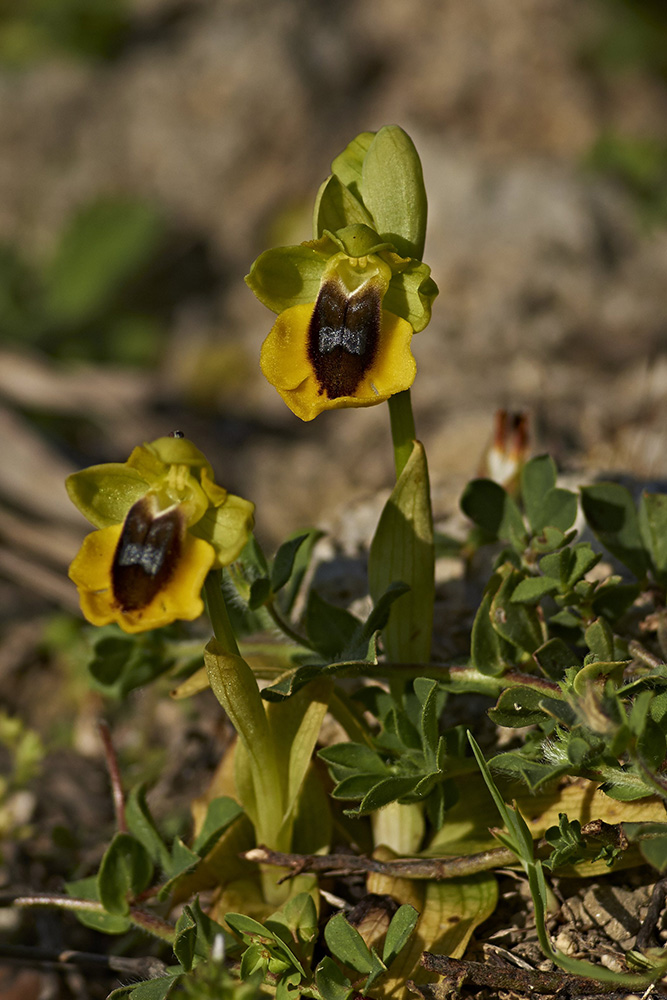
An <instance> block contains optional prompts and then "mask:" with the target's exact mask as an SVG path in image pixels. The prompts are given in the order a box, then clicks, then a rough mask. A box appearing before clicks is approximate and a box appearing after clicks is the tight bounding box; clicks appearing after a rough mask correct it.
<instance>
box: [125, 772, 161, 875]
mask: <svg viewBox="0 0 667 1000" xmlns="http://www.w3.org/2000/svg"><path fill="white" fill-rule="evenodd" d="M125 819H126V820H127V825H128V827H129V832H130V833H131V834H132V835H133V836H134V837H136V839H137V840H139V841H140V842H141V843H142V844H143V845H144V847H145V848H146V850H147V851H148V854H149V856H150V858H151V859H152V861H153V862H154V863H155V864H156V865H159V866H160V868H162V870H163V871H165V872H167V873H169V868H170V864H171V855H170V853H169V848H168V847H167V845H166V844H165V842H164V841H163V839H162V837H161V836H160V833H159V831H158V828H157V827H156V825H155V820H154V819H153V817H152V816H151V814H150V811H149V809H148V804H147V802H146V786H145V785H137V786H136V787H135V788H133V789H132V791H131V792H130V794H129V796H128V798H127V802H126V804H125Z"/></svg>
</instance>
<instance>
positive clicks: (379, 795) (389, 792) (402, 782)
mask: <svg viewBox="0 0 667 1000" xmlns="http://www.w3.org/2000/svg"><path fill="white" fill-rule="evenodd" d="M419 777H420V776H419V775H418V774H415V775H410V776H408V777H404V776H401V775H391V776H390V777H388V778H383V779H382V781H378V782H377V784H376V785H375V786H374V787H373V788H371V790H370V792H368V793H367V794H366V795H365V796H364V798H363V799H362V800H361V802H360V804H359V808H358V809H357V810H355V815H357V814H359V815H363V814H365V813H369V812H374V811H375V810H376V809H381V808H382V806H386V805H388V804H389V803H390V802H395V801H396V800H397V799H401V798H402V797H403V796H404V795H409V793H410V792H412V791H414V789H415V786H416V785H417V783H418V781H419Z"/></svg>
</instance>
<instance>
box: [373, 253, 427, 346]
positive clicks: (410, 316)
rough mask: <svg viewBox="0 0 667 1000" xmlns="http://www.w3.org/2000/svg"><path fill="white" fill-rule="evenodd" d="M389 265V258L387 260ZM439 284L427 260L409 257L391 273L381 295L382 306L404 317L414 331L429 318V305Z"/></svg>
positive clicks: (422, 326) (417, 330)
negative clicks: (404, 263)
mask: <svg viewBox="0 0 667 1000" xmlns="http://www.w3.org/2000/svg"><path fill="white" fill-rule="evenodd" d="M388 263H389V266H390V267H391V266H392V262H391V261H388ZM437 294H438V286H437V285H436V283H435V281H433V279H432V278H431V269H430V267H428V265H427V264H422V263H419V262H418V261H416V260H411V261H410V262H409V263H408V266H407V267H406V268H405V270H403V271H400V272H398V273H394V276H393V278H392V279H391V281H390V283H389V288H388V289H387V292H386V294H385V297H384V308H385V309H387V310H388V311H389V312H393V313H395V314H396V315H397V316H401V317H402V318H403V319H406V320H407V321H408V323H409V324H410V326H411V327H412V329H413V330H414V331H415V333H419V331H420V330H423V329H424V327H425V326H428V324H429V322H430V320H431V306H432V305H433V300H434V299H435V297H436V296H437Z"/></svg>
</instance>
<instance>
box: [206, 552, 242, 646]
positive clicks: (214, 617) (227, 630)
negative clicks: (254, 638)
mask: <svg viewBox="0 0 667 1000" xmlns="http://www.w3.org/2000/svg"><path fill="white" fill-rule="evenodd" d="M204 594H205V597H206V610H207V611H208V617H209V618H210V620H211V626H212V628H213V634H214V635H215V637H216V639H217V640H218V642H219V644H220V645H221V646H222V647H223V649H224V650H225V652H226V653H231V654H232V655H234V656H239V655H240V653H239V647H238V643H237V642H236V636H235V635H234V629H233V628H232V623H231V622H230V620H229V614H228V613H227V605H226V603H225V595H224V593H223V590H222V570H221V569H216V570H213V571H212V572H211V573H209V574H208V576H207V577H206V582H205V583H204Z"/></svg>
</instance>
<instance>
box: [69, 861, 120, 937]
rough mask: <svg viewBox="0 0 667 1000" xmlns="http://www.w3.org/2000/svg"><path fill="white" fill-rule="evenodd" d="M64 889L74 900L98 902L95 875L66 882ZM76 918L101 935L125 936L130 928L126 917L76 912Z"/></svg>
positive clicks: (86, 911) (85, 911)
mask: <svg viewBox="0 0 667 1000" xmlns="http://www.w3.org/2000/svg"><path fill="white" fill-rule="evenodd" d="M65 888H66V890H67V892H68V893H69V895H70V896H74V897H75V898H78V899H90V900H93V901H95V902H99V901H100V897H99V893H98V891H97V876H96V875H91V876H90V877H89V878H80V879H76V880H75V881H73V882H67V883H66V884H65ZM76 916H77V919H78V920H79V922H80V923H82V924H83V925H84V927H90V928H92V930H94V931H100V932H101V933H102V934H125V932H126V931H128V930H129V929H130V927H131V926H132V922H131V921H130V920H128V919H127V918H126V917H115V916H112V915H111V914H110V913H93V912H91V911H90V910H77V912H76Z"/></svg>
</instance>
